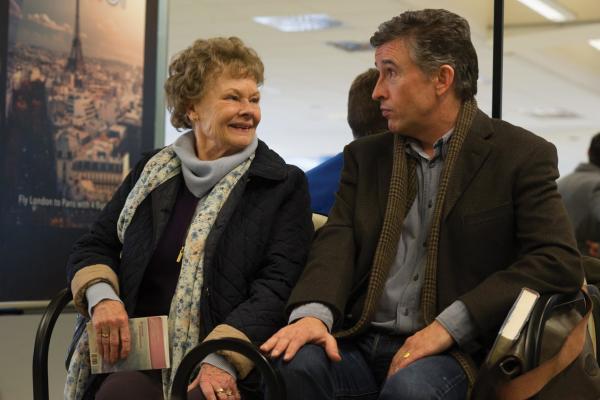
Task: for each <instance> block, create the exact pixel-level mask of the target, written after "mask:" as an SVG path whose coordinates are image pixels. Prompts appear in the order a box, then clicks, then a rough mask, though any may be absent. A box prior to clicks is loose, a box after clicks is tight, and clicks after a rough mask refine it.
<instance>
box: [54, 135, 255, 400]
mask: <svg viewBox="0 0 600 400" xmlns="http://www.w3.org/2000/svg"><path fill="white" fill-rule="evenodd" d="M253 159H254V153H252V154H251V156H250V157H249V158H247V159H246V160H245V161H243V162H242V163H241V164H239V165H238V166H237V167H235V168H234V169H233V170H231V171H230V172H229V173H228V174H227V175H225V176H224V177H223V178H222V179H221V180H220V181H219V182H218V183H217V184H216V185H215V186H214V187H213V188H212V190H211V191H210V192H209V193H208V194H207V195H206V196H205V197H203V198H202V199H200V201H199V202H198V205H197V207H196V211H195V212H194V216H193V218H192V222H191V224H190V227H189V230H188V233H187V236H186V239H185V246H184V254H183V261H182V263H181V272H180V274H179V280H178V281H177V288H176V289H175V295H174V296H173V299H172V301H171V308H170V311H169V346H170V350H171V368H170V369H164V370H163V371H162V377H163V393H164V397H165V399H168V398H169V396H170V392H171V385H172V381H173V378H174V376H175V373H174V371H176V370H177V367H178V366H179V364H180V363H181V360H182V359H183V357H184V356H185V355H186V353H187V352H188V351H189V350H191V349H192V348H194V347H195V346H196V345H198V344H199V342H200V299H201V296H200V294H201V291H202V284H203V261H204V245H205V242H206V238H207V237H208V234H209V232H210V230H211V228H212V226H213V224H214V222H215V220H216V218H217V215H218V214H219V211H220V210H221V207H222V206H223V204H225V201H226V200H227V198H228V197H229V194H230V193H231V190H232V189H233V187H234V186H235V185H236V183H237V182H238V181H239V179H240V178H241V177H242V175H244V173H245V172H246V171H247V170H248V168H249V167H250V163H251V162H252V160H253ZM180 173H181V160H180V159H179V158H178V157H177V155H176V154H175V152H174V151H173V149H172V147H171V146H167V147H165V148H164V149H162V150H161V151H160V152H158V153H157V154H155V155H154V156H153V157H152V158H151V159H150V160H149V161H148V162H147V163H146V165H145V166H144V170H143V171H142V174H141V176H140V178H139V179H138V181H137V182H136V184H135V186H134V187H133V189H132V190H131V191H130V192H129V195H128V197H127V200H126V201H125V205H124V206H123V209H122V210H121V214H120V216H119V220H118V222H117V233H118V236H119V240H120V241H121V243H123V240H124V237H125V232H126V231H127V227H128V226H129V224H130V223H131V220H132V218H133V215H134V214H135V211H136V209H137V207H138V206H139V205H140V204H141V203H142V201H143V200H144V199H145V198H146V197H147V196H148V195H149V194H150V193H151V192H152V191H153V190H154V189H156V188H157V187H158V186H160V185H161V184H163V183H164V182H166V181H168V180H169V179H170V178H172V177H173V176H175V175H178V174H180ZM89 377H90V360H89V343H88V336H87V333H86V332H85V331H84V333H83V335H82V336H81V338H80V340H79V342H78V343H77V348H76V350H75V352H74V353H73V357H72V359H71V363H70V364H69V370H68V373H67V383H66V385H65V393H64V395H65V399H81V398H83V395H84V391H85V389H86V387H87V382H88V379H89Z"/></svg>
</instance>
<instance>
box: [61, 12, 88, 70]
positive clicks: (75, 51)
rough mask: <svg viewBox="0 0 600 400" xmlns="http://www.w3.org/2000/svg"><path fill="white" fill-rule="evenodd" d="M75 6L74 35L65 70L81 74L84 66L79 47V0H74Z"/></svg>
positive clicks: (81, 51)
mask: <svg viewBox="0 0 600 400" xmlns="http://www.w3.org/2000/svg"><path fill="white" fill-rule="evenodd" d="M76 2H77V3H76V8H75V36H74V37H73V42H72V43H71V53H70V54H69V58H68V59H67V65H66V67H65V70H66V71H67V72H72V73H77V74H83V73H84V72H85V66H84V64H83V50H82V48H81V38H80V37H79V0H76Z"/></svg>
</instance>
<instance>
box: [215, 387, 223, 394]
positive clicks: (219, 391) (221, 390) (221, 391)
mask: <svg viewBox="0 0 600 400" xmlns="http://www.w3.org/2000/svg"><path fill="white" fill-rule="evenodd" d="M224 392H225V389H223V388H218V389H215V393H219V394H220V393H224Z"/></svg>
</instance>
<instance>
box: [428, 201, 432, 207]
mask: <svg viewBox="0 0 600 400" xmlns="http://www.w3.org/2000/svg"><path fill="white" fill-rule="evenodd" d="M432 206H433V201H431V200H429V203H427V208H431V207H432Z"/></svg>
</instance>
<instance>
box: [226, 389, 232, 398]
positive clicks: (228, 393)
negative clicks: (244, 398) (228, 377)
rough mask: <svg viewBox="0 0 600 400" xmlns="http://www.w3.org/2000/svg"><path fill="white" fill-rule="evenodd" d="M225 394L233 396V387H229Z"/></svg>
mask: <svg viewBox="0 0 600 400" xmlns="http://www.w3.org/2000/svg"><path fill="white" fill-rule="evenodd" d="M225 396H227V397H229V396H233V392H232V391H231V389H229V390H227V391H226V392H225Z"/></svg>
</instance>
